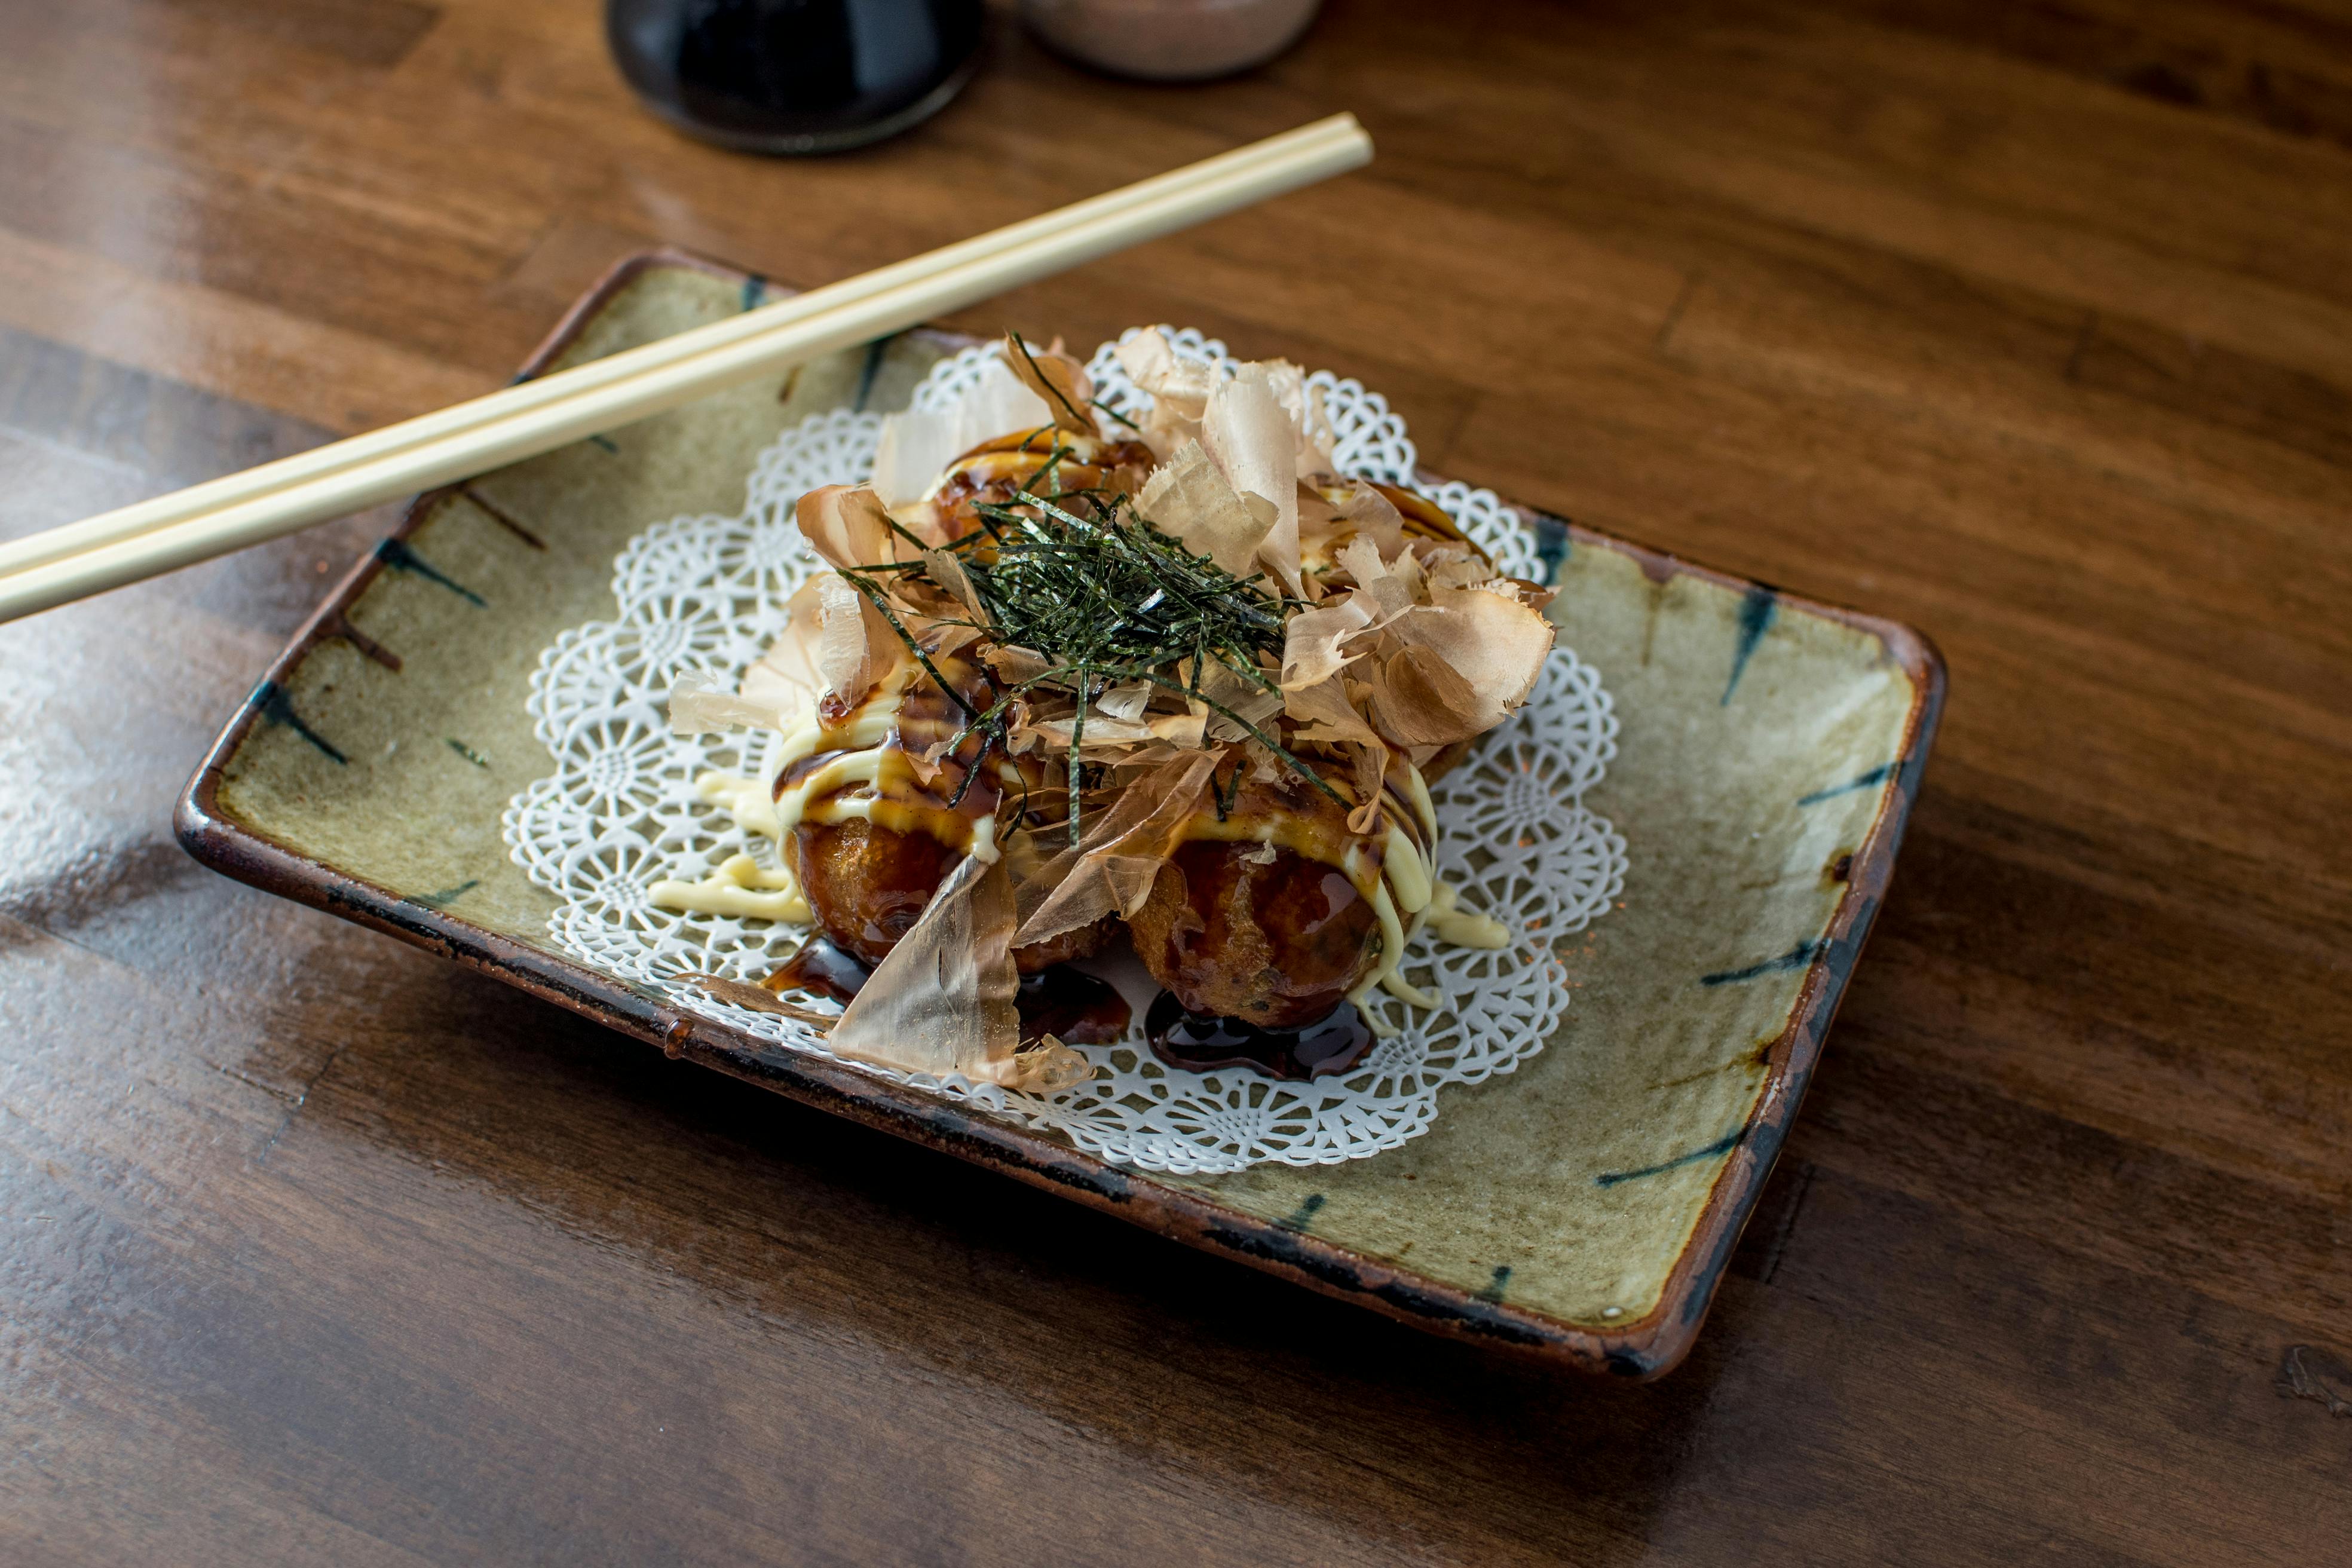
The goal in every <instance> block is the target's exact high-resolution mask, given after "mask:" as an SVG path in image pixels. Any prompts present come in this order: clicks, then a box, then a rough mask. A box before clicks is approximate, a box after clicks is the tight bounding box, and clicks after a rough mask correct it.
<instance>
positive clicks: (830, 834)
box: [784, 817, 1113, 974]
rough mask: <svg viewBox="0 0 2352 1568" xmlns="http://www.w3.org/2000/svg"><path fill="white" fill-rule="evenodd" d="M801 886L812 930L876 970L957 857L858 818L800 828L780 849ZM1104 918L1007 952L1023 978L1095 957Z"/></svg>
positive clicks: (1104, 934) (1107, 928)
mask: <svg viewBox="0 0 2352 1568" xmlns="http://www.w3.org/2000/svg"><path fill="white" fill-rule="evenodd" d="M784 853H785V856H786V858H788V859H789V860H790V861H791V862H792V867H793V874H794V875H795V876H797V877H799V878H800V879H801V888H802V889H803V892H804V893H805V894H806V895H807V898H808V901H809V909H810V910H812V911H813V912H814V915H815V917H816V923H817V929H819V930H820V931H824V934H825V935H826V936H828V937H830V938H832V939H833V942H834V945H835V946H836V947H838V948H841V949H842V950H844V951H845V952H850V953H853V954H855V955H856V958H857V959H858V960H859V962H861V963H866V964H867V965H868V966H871V965H874V964H877V963H881V962H882V961H883V960H884V959H885V958H887V957H888V956H889V954H890V950H891V949H892V948H894V947H896V946H898V939H899V938H901V937H903V936H905V935H906V934H907V932H908V931H910V930H912V929H913V927H914V924H915V921H916V920H917V919H918V918H919V917H920V916H921V914H922V912H923V907H924V906H925V905H926V904H928V903H929V902H930V901H931V895H932V894H933V893H935V892H937V891H938V890H939V886H940V883H941V882H943V881H945V880H946V879H947V875H948V873H949V872H950V871H951V870H953V869H954V868H955V864H956V862H957V861H958V860H959V859H961V858H962V857H961V853H960V852H959V851H957V850H954V849H951V848H950V847H948V846H946V845H945V844H942V843H940V841H939V840H938V839H937V838H934V837H931V836H930V835H929V834H928V833H899V832H897V831H895V830H893V829H891V828H887V827H877V826H875V825H874V824H873V823H871V822H868V821H866V819H865V818H863V817H851V818H850V819H849V820H847V821H845V822H834V823H814V822H803V823H802V824H801V825H800V826H797V827H795V828H794V829H793V837H792V839H791V841H790V844H789V846H788V847H787V848H786V849H785V852H784ZM1112 924H1113V922H1112V921H1109V920H1108V919H1106V920H1103V921H1097V922H1096V923H1095V924H1094V925H1090V926H1081V927H1079V928H1078V929H1077V930H1076V931H1065V932H1063V933H1062V934H1061V935H1059V936H1056V937H1051V938H1048V939H1047V940H1046V941H1045V942H1032V943H1030V944H1029V945H1028V946H1026V947H1016V948H1014V949H1013V963H1015V964H1016V965H1018V966H1019V968H1020V971H1021V973H1024V974H1034V973H1037V972H1038V971H1039V970H1041V969H1044V968H1045V967H1046V966H1048V965H1049V964H1055V963H1067V962H1068V961H1069V960H1071V959H1074V958H1084V957H1086V956H1087V954H1089V953H1092V952H1097V951H1098V950H1099V949H1100V948H1101V947H1102V945H1103V943H1104V942H1106V941H1108V939H1109V936H1110V932H1111V928H1112Z"/></svg>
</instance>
